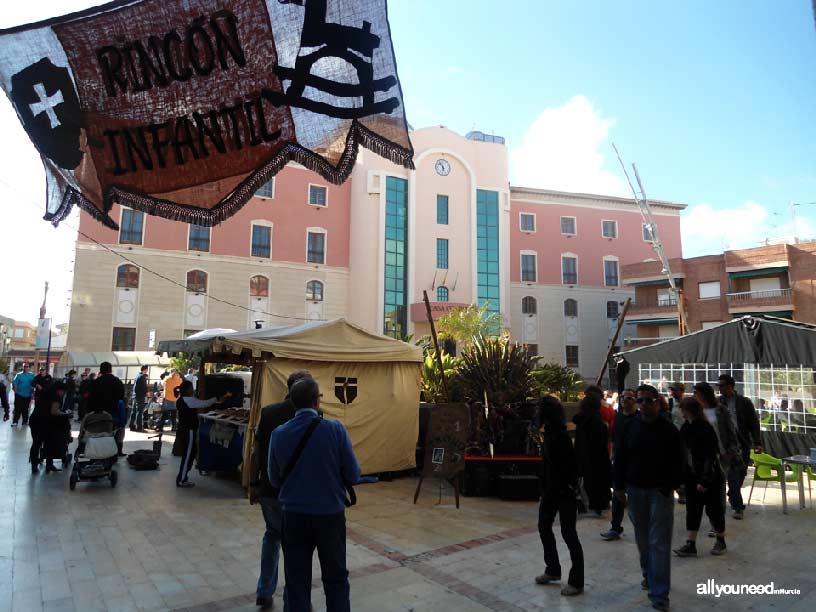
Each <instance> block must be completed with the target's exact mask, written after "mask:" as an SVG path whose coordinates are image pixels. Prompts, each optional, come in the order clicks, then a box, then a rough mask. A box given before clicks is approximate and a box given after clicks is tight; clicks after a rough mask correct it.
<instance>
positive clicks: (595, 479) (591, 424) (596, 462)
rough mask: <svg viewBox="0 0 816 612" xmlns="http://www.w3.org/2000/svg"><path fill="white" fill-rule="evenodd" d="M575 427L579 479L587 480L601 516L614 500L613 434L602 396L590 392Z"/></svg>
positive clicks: (586, 487)
mask: <svg viewBox="0 0 816 612" xmlns="http://www.w3.org/2000/svg"><path fill="white" fill-rule="evenodd" d="M573 423H575V456H576V459H577V461H578V476H580V477H581V478H583V485H584V491H586V495H587V498H588V501H589V503H588V504H587V505H588V506H589V509H590V510H592V511H594V512H595V514H596V515H597V516H601V514H602V513H603V511H604V510H606V509H607V508H609V502H610V501H611V500H612V462H611V461H610V459H609V446H608V441H609V430H608V428H607V426H606V423H604V422H603V420H602V419H601V396H600V395H599V394H597V393H592V392H589V393H587V394H586V395H585V396H584V398H583V399H582V400H581V404H580V411H579V412H578V414H576V415H575V417H574V418H573Z"/></svg>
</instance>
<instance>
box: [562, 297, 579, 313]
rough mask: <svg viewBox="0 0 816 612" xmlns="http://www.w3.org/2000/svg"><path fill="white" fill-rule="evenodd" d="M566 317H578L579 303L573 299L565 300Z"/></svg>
mask: <svg viewBox="0 0 816 612" xmlns="http://www.w3.org/2000/svg"><path fill="white" fill-rule="evenodd" d="M564 316H565V317H577V316H578V301H577V300H573V299H572V298H569V299H566V300H564Z"/></svg>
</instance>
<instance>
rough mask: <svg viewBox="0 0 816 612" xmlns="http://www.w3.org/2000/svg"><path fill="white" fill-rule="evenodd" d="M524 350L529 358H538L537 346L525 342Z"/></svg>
mask: <svg viewBox="0 0 816 612" xmlns="http://www.w3.org/2000/svg"><path fill="white" fill-rule="evenodd" d="M524 350H525V351H526V352H527V354H528V355H529V356H530V357H538V345H537V344H530V343H527V342H525V343H524Z"/></svg>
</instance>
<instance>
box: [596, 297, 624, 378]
mask: <svg viewBox="0 0 816 612" xmlns="http://www.w3.org/2000/svg"><path fill="white" fill-rule="evenodd" d="M631 304H632V298H626V302H624V304H623V310H621V313H620V314H619V315H618V328H617V329H616V330H615V335H614V336H612V342H610V343H609V350H608V351H606V359H604V362H603V365H602V366H601V373H600V374H598V378H597V380H596V381H595V384H596V385H598V386H600V384H601V379H602V378H603V375H604V372H606V366H607V365H608V364H609V359H610V358H611V357H612V351H613V350H614V349H615V343H616V342H617V341H618V336H619V335H620V332H621V328H623V319H624V317H625V316H626V313H627V311H628V310H629V306H631Z"/></svg>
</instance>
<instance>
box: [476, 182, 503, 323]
mask: <svg viewBox="0 0 816 612" xmlns="http://www.w3.org/2000/svg"><path fill="white" fill-rule="evenodd" d="M476 240H477V244H476V248H477V269H476V271H477V274H478V284H477V286H478V292H477V296H478V302H479V306H483V305H485V304H488V305H489V306H488V310H489V311H490V312H491V313H495V314H500V313H501V304H500V302H501V300H500V295H501V294H500V287H501V284H500V278H499V276H500V275H499V194H498V192H496V191H486V190H484V189H477V190H476ZM499 331H500V330H498V329H497V330H495V333H497V334H498V333H499Z"/></svg>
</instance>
